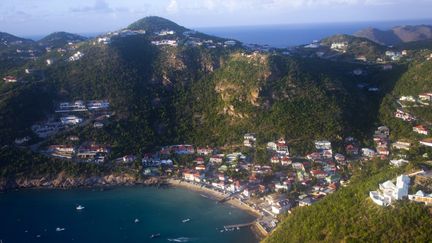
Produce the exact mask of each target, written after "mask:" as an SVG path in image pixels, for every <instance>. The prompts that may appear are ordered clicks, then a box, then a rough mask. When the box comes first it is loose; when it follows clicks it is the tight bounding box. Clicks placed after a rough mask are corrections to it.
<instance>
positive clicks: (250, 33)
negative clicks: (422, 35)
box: [197, 19, 432, 48]
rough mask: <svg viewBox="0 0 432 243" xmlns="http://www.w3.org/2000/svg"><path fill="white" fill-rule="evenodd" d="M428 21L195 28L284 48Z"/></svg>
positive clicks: (242, 40)
mask: <svg viewBox="0 0 432 243" xmlns="http://www.w3.org/2000/svg"><path fill="white" fill-rule="evenodd" d="M419 24H429V25H430V24H432V19H429V20H398V21H382V22H354V23H325V24H320V23H316V24H292V25H269V26H239V27H211V28H197V30H199V31H201V32H204V33H207V34H211V35H215V36H220V37H225V38H232V39H236V40H239V41H241V42H243V43H247V44H260V45H269V46H272V47H279V48H285V47H290V46H298V45H302V44H308V43H311V42H312V41H313V40H321V39H323V38H325V37H329V36H332V35H335V34H350V35H352V34H354V33H355V32H357V31H359V30H361V29H364V28H368V27H374V28H378V29H382V30H387V29H390V28H392V27H395V26H400V25H419Z"/></svg>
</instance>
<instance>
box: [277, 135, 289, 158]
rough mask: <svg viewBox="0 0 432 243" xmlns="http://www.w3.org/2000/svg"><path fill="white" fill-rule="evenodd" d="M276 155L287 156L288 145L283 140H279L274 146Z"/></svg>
mask: <svg viewBox="0 0 432 243" xmlns="http://www.w3.org/2000/svg"><path fill="white" fill-rule="evenodd" d="M276 153H278V154H281V155H286V156H288V155H289V150H288V145H287V144H286V142H285V139H282V138H281V139H279V140H278V142H277V144H276Z"/></svg>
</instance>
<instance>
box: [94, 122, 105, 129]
mask: <svg viewBox="0 0 432 243" xmlns="http://www.w3.org/2000/svg"><path fill="white" fill-rule="evenodd" d="M93 127H94V128H103V127H104V124H103V123H102V122H95V123H93Z"/></svg>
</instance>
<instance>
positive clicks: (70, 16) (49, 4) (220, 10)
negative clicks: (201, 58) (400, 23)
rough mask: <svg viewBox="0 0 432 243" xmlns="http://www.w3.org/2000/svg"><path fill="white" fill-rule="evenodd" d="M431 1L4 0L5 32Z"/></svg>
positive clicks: (98, 28) (355, 10) (236, 22)
mask: <svg viewBox="0 0 432 243" xmlns="http://www.w3.org/2000/svg"><path fill="white" fill-rule="evenodd" d="M431 9H432V0H67V1H66V0H0V31H2V32H8V33H12V34H15V35H19V36H32V35H44V34H48V33H52V32H54V31H67V32H72V33H81V34H82V33H101V32H106V31H112V30H117V29H120V28H123V27H126V26H127V25H129V24H130V23H132V22H134V21H136V20H138V19H140V18H142V17H145V16H150V15H153V16H161V17H165V18H168V19H170V20H173V21H175V22H177V23H179V24H180V25H183V26H186V27H189V28H199V27H216V26H247V25H251V26H253V25H274V24H299V23H323V22H326V23H327V22H331V23H339V22H359V21H387V20H400V19H403V20H410V19H426V18H428V19H430V18H432V15H431V12H430V10H431Z"/></svg>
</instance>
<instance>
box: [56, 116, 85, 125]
mask: <svg viewBox="0 0 432 243" xmlns="http://www.w3.org/2000/svg"><path fill="white" fill-rule="evenodd" d="M60 121H61V123H62V124H63V125H77V124H80V123H81V122H82V121H83V119H82V118H79V117H77V116H65V117H62V118H60Z"/></svg>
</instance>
